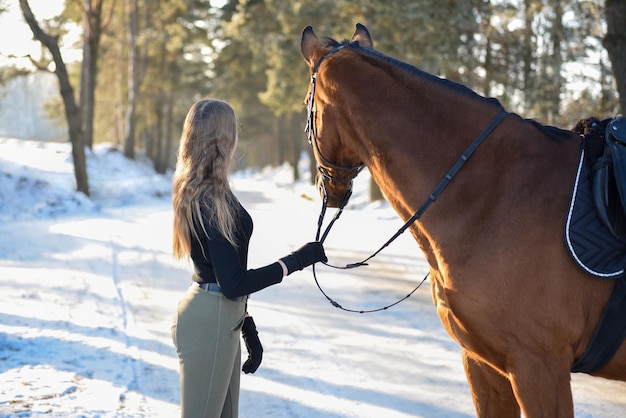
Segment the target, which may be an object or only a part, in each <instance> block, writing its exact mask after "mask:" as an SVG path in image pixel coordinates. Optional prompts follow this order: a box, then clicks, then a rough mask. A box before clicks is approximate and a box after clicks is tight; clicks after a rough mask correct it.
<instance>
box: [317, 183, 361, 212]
mask: <svg viewBox="0 0 626 418" xmlns="http://www.w3.org/2000/svg"><path fill="white" fill-rule="evenodd" d="M315 184H316V186H317V190H318V191H319V194H320V197H321V198H322V200H323V201H324V202H326V206H328V207H329V208H343V207H344V206H345V205H346V204H347V203H348V200H349V199H350V196H351V195H352V181H349V182H346V183H343V182H342V183H338V182H334V181H329V180H327V179H324V177H323V176H320V175H318V176H317V178H316V179H315Z"/></svg>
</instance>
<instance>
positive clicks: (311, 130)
mask: <svg viewBox="0 0 626 418" xmlns="http://www.w3.org/2000/svg"><path fill="white" fill-rule="evenodd" d="M344 47H345V45H339V46H338V47H336V48H334V49H332V50H330V51H329V52H327V53H326V54H325V55H324V56H322V57H321V58H320V59H319V60H318V61H317V63H316V64H315V67H313V75H311V89H310V90H309V95H308V98H307V106H306V107H307V122H306V126H305V127H304V132H306V134H307V138H308V140H309V144H311V146H312V147H314V148H315V151H316V152H315V153H316V154H317V155H318V156H319V159H320V160H321V162H320V161H319V160H317V159H316V162H317V171H319V173H320V175H321V176H322V178H323V179H324V181H327V182H331V183H343V184H345V183H350V184H349V185H348V191H347V192H346V196H345V197H344V199H343V200H344V203H343V205H345V204H346V203H347V202H348V199H349V197H350V194H351V190H352V180H354V178H355V177H356V176H357V175H358V174H359V173H360V172H361V170H362V169H363V167H365V164H363V163H359V165H354V166H342V165H338V164H335V163H333V162H331V161H330V160H329V159H328V158H326V157H325V156H324V154H322V151H321V150H320V147H319V141H318V138H317V135H316V133H315V81H316V79H317V72H318V71H319V68H320V65H321V64H322V62H323V61H324V60H325V59H326V58H328V57H329V56H330V55H333V54H334V53H336V52H338V51H340V50H341V49H343V48H344ZM331 170H335V171H339V172H346V173H348V176H341V177H335V176H333V174H332V172H331ZM322 190H323V192H324V199H325V200H326V199H327V193H326V187H325V186H324V183H323V182H322Z"/></svg>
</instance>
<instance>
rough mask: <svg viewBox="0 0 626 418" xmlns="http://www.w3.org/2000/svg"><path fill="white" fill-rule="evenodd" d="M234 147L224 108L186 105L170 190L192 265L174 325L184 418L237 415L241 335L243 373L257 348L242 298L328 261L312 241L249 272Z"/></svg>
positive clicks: (177, 252) (176, 239)
mask: <svg viewBox="0 0 626 418" xmlns="http://www.w3.org/2000/svg"><path fill="white" fill-rule="evenodd" d="M236 146H237V119H236V117H235V112H234V110H233V109H232V108H231V106H230V105H228V104H227V103H226V102H223V101H220V100H210V99H204V100H200V101H198V102H196V103H195V104H194V105H193V106H192V107H191V109H190V110H189V112H188V114H187V117H186V119H185V124H184V127H183V132H182V136H181V140H180V149H179V153H178V161H177V163H176V172H175V174H174V184H173V191H172V200H173V205H174V236H173V247H174V248H173V249H174V256H175V257H176V258H179V259H180V258H185V257H190V258H191V260H192V261H193V266H194V273H193V275H192V285H191V287H190V288H189V289H188V291H187V292H186V294H185V295H184V297H183V298H182V300H181V301H180V302H179V304H178V309H177V312H176V314H175V315H174V321H173V325H172V338H173V340H174V345H175V346H176V350H177V352H178V356H179V360H180V384H181V416H182V417H193V418H198V417H206V418H208V417H211V418H213V417H214V418H236V417H237V416H238V410H239V374H240V372H239V367H240V363H241V346H240V339H239V335H240V332H241V333H242V334H243V337H244V341H245V342H246V346H247V348H248V351H249V358H248V361H246V362H245V364H244V368H243V370H244V372H246V373H254V371H255V370H256V369H257V367H258V366H259V364H260V363H261V357H262V350H263V349H262V347H261V344H260V342H259V341H258V337H257V333H256V328H255V326H254V321H253V319H252V317H250V316H248V315H247V313H246V302H247V295H249V294H250V293H253V292H256V291H259V290H261V289H263V288H265V287H268V286H271V285H273V284H277V283H280V282H281V281H282V279H283V277H284V276H287V275H288V274H291V273H292V272H294V271H296V270H302V269H303V268H304V267H307V266H309V265H311V264H313V263H316V262H318V261H326V256H325V254H324V249H323V248H322V245H321V244H320V243H319V242H311V243H308V244H306V245H304V246H303V247H301V248H300V249H299V250H297V251H295V252H294V253H292V254H290V255H288V256H286V257H283V258H281V259H280V260H277V261H276V262H274V263H272V264H269V265H267V266H265V267H261V268H258V269H252V270H248V269H247V258H248V243H249V241H250V236H251V235H252V218H251V217H250V215H249V214H248V212H247V211H246V210H245V209H244V208H243V206H242V205H241V203H239V201H238V200H237V198H236V197H235V195H234V194H233V192H232V191H231V188H230V185H229V182H228V170H229V167H230V161H231V160H232V158H233V155H234V153H235V148H236Z"/></svg>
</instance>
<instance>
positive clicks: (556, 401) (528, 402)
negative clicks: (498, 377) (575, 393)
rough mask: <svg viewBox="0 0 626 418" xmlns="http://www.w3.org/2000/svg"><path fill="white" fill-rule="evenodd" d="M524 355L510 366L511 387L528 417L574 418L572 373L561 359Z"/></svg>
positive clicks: (540, 355) (539, 354) (540, 354)
mask: <svg viewBox="0 0 626 418" xmlns="http://www.w3.org/2000/svg"><path fill="white" fill-rule="evenodd" d="M565 358H566V356H562V358H558V357H549V356H547V355H546V354H545V353H544V354H542V353H534V354H530V353H527V354H526V355H525V356H524V357H523V360H524V361H523V363H518V364H516V365H515V366H513V368H512V370H511V372H510V375H511V384H512V386H513V391H514V393H515V397H516V398H517V401H518V402H519V405H520V406H521V408H522V412H523V413H524V416H525V417H527V418H544V417H545V418H573V417H574V401H573V399H572V388H571V385H570V379H571V374H570V370H569V366H568V364H567V363H566V362H564V359H565Z"/></svg>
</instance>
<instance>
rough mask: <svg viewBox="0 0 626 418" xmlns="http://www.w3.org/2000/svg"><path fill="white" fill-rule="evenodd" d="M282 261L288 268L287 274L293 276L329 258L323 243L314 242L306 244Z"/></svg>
mask: <svg viewBox="0 0 626 418" xmlns="http://www.w3.org/2000/svg"><path fill="white" fill-rule="evenodd" d="M281 260H282V262H283V263H285V265H286V266H287V274H291V273H293V272H294V271H296V270H302V269H303V268H305V267H308V266H310V265H311V264H315V263H317V262H319V261H323V262H326V261H328V258H326V253H325V252H324V247H323V246H322V243H321V242H318V241H313V242H309V243H307V244H304V245H303V246H302V247H300V248H298V249H297V250H296V251H294V252H292V253H291V254H289V255H288V256H286V257H283V258H281Z"/></svg>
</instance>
